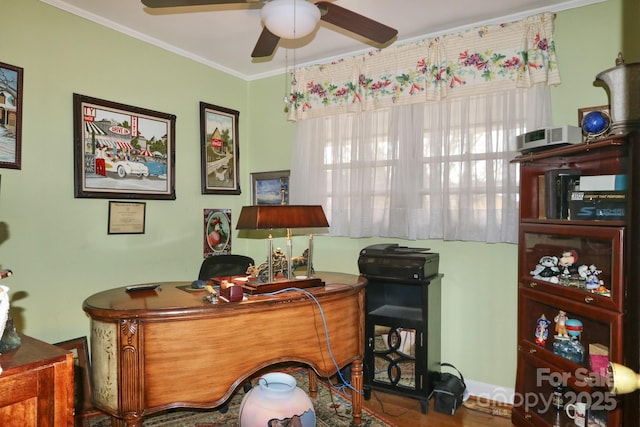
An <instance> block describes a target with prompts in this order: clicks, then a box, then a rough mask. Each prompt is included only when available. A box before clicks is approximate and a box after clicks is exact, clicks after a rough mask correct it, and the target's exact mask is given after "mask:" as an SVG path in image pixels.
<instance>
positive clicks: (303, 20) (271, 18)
mask: <svg viewBox="0 0 640 427" xmlns="http://www.w3.org/2000/svg"><path fill="white" fill-rule="evenodd" d="M261 15H262V22H263V23H264V26H265V27H267V29H268V30H269V31H271V32H272V33H273V34H275V35H276V36H278V37H280V38H283V39H297V38H301V37H304V36H306V35H308V34H311V33H312V32H313V30H315V28H316V26H317V25H318V22H320V9H318V7H317V6H316V5H315V4H313V3H310V2H308V1H307V0H271V1H270V2H268V3H266V4H265V5H264V6H263V7H262V10H261Z"/></svg>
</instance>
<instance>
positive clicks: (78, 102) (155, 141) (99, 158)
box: [73, 94, 176, 200]
mask: <svg viewBox="0 0 640 427" xmlns="http://www.w3.org/2000/svg"><path fill="white" fill-rule="evenodd" d="M175 123H176V117H175V116H174V115H171V114H167V113H161V112H158V111H152V110H147V109H145V108H140V107H134V106H131V105H124V104H119V103H117V102H112V101H105V100H102V99H97V98H91V97H88V96H85V95H79V94H74V95H73V126H74V127H73V130H74V157H75V197H97V198H123V199H166V200H173V199H175V198H176V193H175Z"/></svg>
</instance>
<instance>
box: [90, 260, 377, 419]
mask: <svg viewBox="0 0 640 427" xmlns="http://www.w3.org/2000/svg"><path fill="white" fill-rule="evenodd" d="M320 276H321V277H322V279H323V280H324V281H325V283H326V286H325V287H322V288H309V289H306V291H308V292H310V293H312V294H313V295H314V297H315V298H316V299H317V301H318V302H319V303H320V306H321V307H322V312H323V313H324V320H323V318H322V315H321V311H320V309H319V308H318V305H317V304H316V303H315V302H314V301H313V300H312V299H311V298H309V297H308V296H307V295H306V294H304V293H303V292H299V291H291V292H286V293H282V294H278V295H275V296H269V295H254V296H249V297H247V299H246V300H245V301H242V302H232V303H225V302H222V301H221V302H219V303H217V304H211V303H209V302H205V301H203V300H202V297H203V296H204V295H205V294H206V292H203V291H198V292H192V291H186V290H184V289H183V287H185V286H187V287H188V286H189V285H190V282H167V283H161V284H160V288H159V289H157V290H155V291H136V292H129V293H127V292H126V291H125V288H124V287H122V288H117V289H112V290H108V291H104V292H100V293H98V294H95V295H93V296H91V297H89V298H87V299H86V300H85V302H84V304H83V309H84V310H85V311H86V312H87V313H88V314H89V316H90V317H91V358H92V370H93V401H94V404H95V406H96V407H97V408H98V409H100V410H103V411H104V412H106V413H108V414H110V415H111V416H112V417H113V418H112V425H113V426H114V427H123V426H125V425H127V426H130V427H141V426H142V417H144V416H146V415H149V414H152V413H155V412H159V411H162V410H165V409H169V408H176V407H188V408H214V407H217V406H220V405H222V404H224V403H225V401H226V400H227V399H229V398H230V397H231V395H232V394H233V392H234V390H235V389H236V388H238V386H240V385H241V384H243V383H244V382H245V381H246V380H247V379H248V378H249V377H250V376H251V375H253V374H255V373H256V372H257V371H259V370H260V369H263V368H265V367H268V366H270V365H273V364H276V363H280V362H289V361H291V362H300V363H303V364H306V365H308V366H310V367H311V368H313V370H314V371H315V372H316V373H317V374H318V375H320V376H322V377H328V376H330V375H333V374H335V373H336V372H337V370H338V369H337V367H336V366H335V364H334V362H333V360H332V357H331V355H330V353H329V351H328V345H327V340H326V335H325V327H324V323H325V322H326V325H327V330H328V335H329V344H330V347H331V351H332V353H333V358H334V359H335V362H336V364H337V365H338V367H339V368H340V369H342V368H343V367H345V366H347V365H348V364H350V363H352V369H351V383H352V385H353V387H354V388H355V389H356V390H358V391H359V392H360V393H355V392H354V393H353V422H354V424H355V425H360V424H361V421H362V394H361V392H362V385H363V374H362V358H363V355H364V289H365V284H366V279H364V278H362V277H358V276H354V275H348V274H339V273H325V274H320Z"/></svg>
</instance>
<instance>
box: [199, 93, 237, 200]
mask: <svg viewBox="0 0 640 427" xmlns="http://www.w3.org/2000/svg"><path fill="white" fill-rule="evenodd" d="M239 117H240V113H239V112H238V111H236V110H231V109H229V108H224V107H218V106H217V105H211V104H206V103H204V102H201V103H200V135H201V140H200V157H201V163H202V164H201V166H200V167H201V174H202V194H240V149H239V141H238V119H239Z"/></svg>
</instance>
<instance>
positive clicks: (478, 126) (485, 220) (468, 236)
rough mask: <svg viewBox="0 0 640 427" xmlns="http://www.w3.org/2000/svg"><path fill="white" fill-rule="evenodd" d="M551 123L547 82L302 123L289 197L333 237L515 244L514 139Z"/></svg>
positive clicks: (297, 128) (294, 150)
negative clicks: (316, 209)
mask: <svg viewBox="0 0 640 427" xmlns="http://www.w3.org/2000/svg"><path fill="white" fill-rule="evenodd" d="M549 123H550V92H549V86H548V85H546V84H536V85H533V86H532V87H530V88H528V89H515V88H514V89H510V90H504V91H500V92H494V93H489V94H486V95H475V96H472V97H460V98H455V99H447V100H443V101H440V102H431V103H417V104H412V105H403V106H397V107H392V108H387V109H382V110H376V111H368V112H360V113H350V114H342V115H335V116H329V117H321V118H315V119H309V120H304V121H299V122H297V124H296V133H295V139H294V148H293V158H292V165H291V177H290V199H291V202H292V203H295V204H304V203H310V204H318V203H320V204H322V205H323V206H324V208H325V212H326V214H327V217H328V219H329V223H330V224H331V227H330V234H331V235H332V236H349V237H374V236H377V237H395V238H403V239H410V240H413V239H445V240H464V241H481V242H489V243H494V242H511V243H515V242H517V238H518V236H517V230H518V180H517V166H516V165H514V164H511V163H510V161H511V160H512V159H513V158H514V157H515V156H516V155H517V152H516V151H517V147H516V135H518V134H519V133H522V132H524V131H525V130H531V129H536V128H539V127H542V126H545V125H548V124H549Z"/></svg>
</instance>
